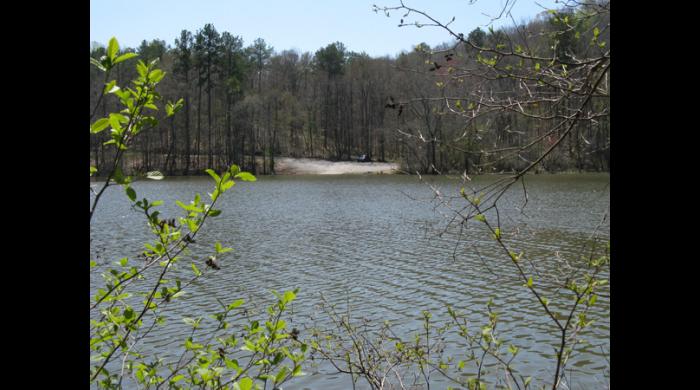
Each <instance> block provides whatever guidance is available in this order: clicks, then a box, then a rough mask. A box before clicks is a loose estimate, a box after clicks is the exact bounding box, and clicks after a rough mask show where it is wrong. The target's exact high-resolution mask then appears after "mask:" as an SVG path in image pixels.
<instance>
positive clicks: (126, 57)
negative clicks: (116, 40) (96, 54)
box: [112, 53, 138, 65]
mask: <svg viewBox="0 0 700 390" xmlns="http://www.w3.org/2000/svg"><path fill="white" fill-rule="evenodd" d="M134 57H138V54H136V53H126V54H122V55H120V56H119V57H117V59H115V60H114V62H113V63H112V64H114V65H116V64H118V63H120V62H122V61H126V60H128V59H129V58H134Z"/></svg>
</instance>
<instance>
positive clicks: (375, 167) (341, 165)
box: [275, 157, 400, 175]
mask: <svg viewBox="0 0 700 390" xmlns="http://www.w3.org/2000/svg"><path fill="white" fill-rule="evenodd" d="M399 169H400V166H399V164H398V163H379V162H371V163H360V162H352V161H338V162H334V161H327V160H317V159H311V158H290V157H277V158H275V173H277V174H278V175H342V174H363V173H373V174H379V173H381V174H393V173H398V170H399Z"/></svg>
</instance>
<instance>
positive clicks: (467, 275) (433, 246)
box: [91, 175, 609, 389]
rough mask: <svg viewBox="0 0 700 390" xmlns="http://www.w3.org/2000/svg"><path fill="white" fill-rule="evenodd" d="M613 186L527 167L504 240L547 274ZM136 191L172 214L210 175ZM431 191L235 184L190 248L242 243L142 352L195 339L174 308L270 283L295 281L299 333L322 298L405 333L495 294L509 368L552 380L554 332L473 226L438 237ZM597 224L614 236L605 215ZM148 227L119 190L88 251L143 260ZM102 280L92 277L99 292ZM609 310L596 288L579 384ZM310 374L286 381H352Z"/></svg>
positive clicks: (592, 363) (392, 180)
mask: <svg viewBox="0 0 700 390" xmlns="http://www.w3.org/2000/svg"><path fill="white" fill-rule="evenodd" d="M426 179H427V180H430V181H431V182H432V183H433V184H434V185H435V186H436V187H438V188H440V191H441V192H442V193H445V194H455V195H456V194H458V191H459V188H460V184H459V182H458V181H456V180H451V179H449V178H444V177H440V178H426ZM475 180H476V181H477V183H480V182H486V181H488V180H493V179H492V178H476V179H475ZM608 183H609V176H607V175H551V176H550V175H546V176H528V177H527V196H528V203H527V207H526V208H525V209H524V211H523V212H521V211H520V210H519V207H520V206H522V205H523V203H524V193H523V192H522V190H521V189H516V188H514V189H512V190H511V192H509V193H508V194H507V195H506V196H505V197H504V198H503V200H502V205H501V208H500V210H499V212H500V218H501V222H502V224H503V235H504V238H505V239H506V240H507V241H508V242H509V243H510V245H512V247H513V248H514V249H515V250H516V252H519V251H525V252H526V254H527V255H528V257H529V258H530V259H531V260H532V261H533V263H534V264H535V266H536V267H537V271H538V272H539V273H540V275H541V277H542V279H543V280H544V279H546V277H547V276H548V275H554V274H556V272H557V271H558V268H559V267H560V264H561V261H562V259H565V260H571V259H575V258H576V255H577V254H578V253H579V252H580V251H581V249H582V248H583V247H584V244H585V243H586V242H587V239H588V237H589V235H590V234H591V233H592V231H593V229H594V228H595V227H596V226H598V224H599V223H600V221H601V219H602V217H603V215H604V214H605V213H606V212H607V211H608V205H609V192H608ZM134 187H135V189H136V191H137V193H138V195H139V197H147V198H149V199H151V200H155V199H161V200H164V201H165V204H164V205H163V206H162V215H163V216H164V217H168V218H169V217H170V216H175V215H176V214H175V213H179V210H180V209H179V208H178V207H177V206H175V205H174V202H175V200H176V199H178V200H183V201H188V200H190V199H192V197H193V196H194V194H195V193H197V192H198V193H201V194H203V195H204V194H206V193H207V191H209V190H210V187H211V179H208V178H173V179H167V180H164V181H160V182H137V183H135V184H134ZM205 196H206V195H205ZM432 198H433V194H432V192H431V190H430V188H429V187H427V186H426V185H425V184H423V183H420V182H419V181H418V180H417V179H416V178H415V177H407V176H322V177H320V176H316V177H313V176H308V177H306V176H280V177H261V178H259V180H258V181H257V182H254V183H243V182H240V183H238V184H237V185H236V186H235V187H234V188H233V189H232V191H231V192H229V193H227V194H226V195H225V196H224V197H223V199H222V200H221V203H220V204H219V207H218V208H220V209H222V210H223V211H224V212H223V214H222V215H221V216H220V217H217V218H214V219H212V220H210V221H209V224H208V226H206V227H205V228H204V229H203V231H202V233H201V236H200V237H199V239H198V240H197V244H196V245H195V247H194V250H193V253H195V254H196V253H203V252H202V249H207V250H208V249H209V248H210V247H212V246H213V243H214V242H216V241H220V242H222V243H224V244H227V245H229V246H232V247H233V248H234V249H235V251H234V252H231V253H229V254H228V256H227V257H224V258H223V259H222V261H221V265H222V269H221V271H218V272H216V273H214V274H212V275H211V276H210V277H209V278H208V279H207V280H206V281H205V282H204V283H197V284H195V285H193V286H191V288H190V291H189V294H188V296H187V298H185V299H183V300H182V301H180V302H174V303H173V306H171V307H170V309H169V310H170V312H169V313H168V316H169V317H170V318H172V319H173V320H172V321H170V322H169V324H168V326H167V327H166V328H165V329H160V330H157V331H156V332H154V333H153V334H152V335H150V336H149V338H147V339H146V340H144V346H143V351H149V350H151V351H158V354H159V356H162V357H166V358H172V357H173V356H174V354H175V353H176V352H177V351H179V350H180V348H181V345H182V342H183V340H184V339H185V338H186V337H187V336H186V331H187V329H186V326H185V325H184V324H181V321H179V320H177V319H178V318H180V317H182V316H185V315H189V316H191V315H192V314H193V312H201V313H206V312H211V311H213V310H214V309H215V308H217V305H218V303H217V298H219V299H221V300H222V301H232V300H233V299H236V298H241V297H242V298H245V299H246V300H247V301H248V302H249V304H251V305H254V306H260V305H263V304H264V303H267V302H269V300H270V297H271V295H270V294H269V291H270V290H272V289H275V290H278V291H280V290H285V289H292V288H295V287H299V288H300V292H299V294H298V298H297V301H295V303H294V305H293V315H292V318H291V321H290V326H297V327H299V328H300V329H304V328H305V326H306V325H309V324H311V323H312V321H313V324H316V325H319V326H323V325H324V323H323V317H322V316H319V315H318V313H317V308H316V305H317V304H318V302H319V296H320V294H323V296H324V297H326V298H327V299H328V301H329V302H331V303H336V304H340V305H341V306H343V307H344V305H345V303H346V302H349V304H350V308H351V310H352V312H353V315H354V316H355V317H366V318H368V319H371V320H374V321H377V322H378V323H381V322H383V321H385V320H388V321H390V322H391V323H392V324H394V325H395V326H396V329H397V332H400V333H403V334H400V335H401V336H404V337H410V336H412V335H413V334H414V333H415V332H416V331H417V330H419V329H420V327H421V321H420V318H421V311H423V310H430V311H431V312H432V313H433V319H434V320H435V321H436V322H440V321H445V320H447V318H448V316H447V313H446V310H445V306H446V305H448V304H449V305H451V306H453V307H454V308H455V309H458V310H460V311H462V312H464V313H465V314H466V315H467V317H468V318H470V319H472V320H473V321H475V323H476V324H479V325H482V324H485V322H486V321H487V315H486V314H485V313H486V309H485V305H486V302H487V301H488V300H489V299H493V302H494V308H495V309H496V310H497V311H498V312H500V313H501V323H500V324H499V330H500V332H501V335H502V337H503V338H504V339H505V343H506V345H508V344H514V345H516V346H517V347H519V348H520V350H521V352H520V353H519V355H518V357H517V358H516V360H515V361H514V363H513V365H514V366H515V367H516V368H517V369H518V371H519V372H520V373H523V375H524V376H528V375H532V376H533V377H534V379H533V383H534V384H536V383H537V382H538V380H537V379H540V380H546V381H547V382H549V380H550V379H549V378H551V376H553V372H554V365H553V360H552V356H553V348H552V347H553V346H554V345H556V343H557V339H556V334H557V333H556V329H555V328H554V327H553V325H552V324H551V322H549V321H548V320H547V318H546V317H544V316H543V315H542V311H541V308H540V307H539V306H538V305H537V304H536V303H535V302H534V301H533V299H532V297H531V296H530V295H529V293H528V292H527V290H526V289H525V288H523V287H522V280H518V279H516V278H515V277H513V275H514V273H513V269H512V268H511V267H512V266H511V265H510V263H509V262H508V261H506V260H507V259H504V257H503V253H502V252H499V249H498V248H497V247H496V246H495V245H494V244H493V242H492V241H491V240H489V238H488V236H487V235H485V234H483V231H481V230H480V229H478V226H477V225H476V224H474V225H473V228H472V229H467V231H466V232H465V234H464V235H463V236H462V237H461V239H460V240H458V232H459V230H458V229H456V228H449V229H447V230H446V231H445V232H444V233H443V234H438V233H440V232H442V230H443V228H445V218H444V217H443V216H442V215H440V211H443V212H444V211H445V210H440V209H435V207H434V203H431V202H430V200H431V199H432ZM470 226H471V225H470ZM599 230H600V232H599V233H600V234H601V235H602V236H603V237H607V234H608V230H609V228H608V225H607V224H603V226H601V227H600V229H599ZM147 233H148V229H147V226H146V224H145V221H144V220H143V217H142V216H140V215H139V214H137V213H136V212H135V211H133V210H130V208H129V205H128V200H127V199H126V196H125V195H124V194H123V192H122V191H119V190H118V189H111V191H109V190H108V191H107V192H106V193H105V195H104V196H103V198H102V201H101V204H100V205H99V206H98V210H97V213H96V215H95V216H94V218H93V225H92V231H91V238H92V244H91V250H92V253H93V256H94V257H93V258H95V257H97V260H98V263H101V262H113V261H115V260H118V259H119V258H121V257H123V256H129V257H130V258H133V259H136V255H137V254H138V253H139V251H140V250H142V249H141V248H142V247H141V245H142V243H143V242H144V238H145V237H146V236H147ZM197 249H200V250H199V251H198V250H197ZM453 255H454V256H453ZM134 261H136V260H134ZM182 264H188V262H183V263H182ZM100 282H101V280H100V279H99V277H98V276H96V277H91V285H92V287H93V288H95V287H96V286H98V285H99V283H100ZM608 313H609V302H608V298H607V297H605V296H602V297H600V298H599V300H598V303H597V304H596V307H595V311H594V312H593V313H592V318H593V319H595V320H596V325H594V326H593V327H592V328H590V329H588V330H586V331H585V332H584V333H583V334H582V338H583V339H585V340H586V342H587V344H585V345H583V346H581V347H580V352H579V353H578V354H577V355H575V357H574V358H573V360H572V362H571V363H570V364H569V365H568V369H571V370H572V372H571V374H570V375H571V382H570V383H571V384H572V386H571V387H572V388H590V387H600V386H601V384H602V383H606V382H607V379H606V377H605V375H606V370H607V368H608V364H607V360H606V358H607V356H606V355H607V351H608V350H609V319H608ZM312 315H314V318H313V320H312V319H311V316H312ZM448 341H449V340H448ZM448 345H449V346H450V348H448V349H447V350H446V352H447V353H448V354H453V355H455V356H457V355H458V354H459V353H460V350H459V348H458V347H459V345H460V344H458V343H456V342H454V343H451V344H450V343H448ZM305 371H307V372H309V374H310V375H308V376H306V377H303V378H300V379H299V380H296V381H294V382H291V383H289V384H288V385H287V386H285V388H287V389H301V388H325V389H345V388H347V387H348V386H349V381H348V380H349V378H347V377H345V376H342V375H331V374H328V372H329V369H328V367H324V366H320V367H316V368H310V369H309V370H305ZM567 375H569V374H568V373H567ZM437 383H438V386H440V385H439V382H437ZM445 386H446V385H445ZM441 387H444V386H441Z"/></svg>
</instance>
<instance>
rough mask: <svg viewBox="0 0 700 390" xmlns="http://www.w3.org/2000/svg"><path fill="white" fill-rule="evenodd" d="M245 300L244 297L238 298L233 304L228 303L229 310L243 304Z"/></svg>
mask: <svg viewBox="0 0 700 390" xmlns="http://www.w3.org/2000/svg"><path fill="white" fill-rule="evenodd" d="M243 302H244V301H243V300H242V299H237V300H235V301H233V303H232V304H230V305H228V310H233V309H235V308H237V307H238V306H240V305H242V304H243Z"/></svg>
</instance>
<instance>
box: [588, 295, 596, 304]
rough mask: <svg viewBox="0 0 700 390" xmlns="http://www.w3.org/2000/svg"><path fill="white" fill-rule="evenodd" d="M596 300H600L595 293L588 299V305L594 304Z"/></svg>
mask: <svg viewBox="0 0 700 390" xmlns="http://www.w3.org/2000/svg"><path fill="white" fill-rule="evenodd" d="M596 300H598V296H597V295H595V294H593V295H592V296H591V298H590V299H589V300H588V306H593V304H594V303H595V301H596Z"/></svg>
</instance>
